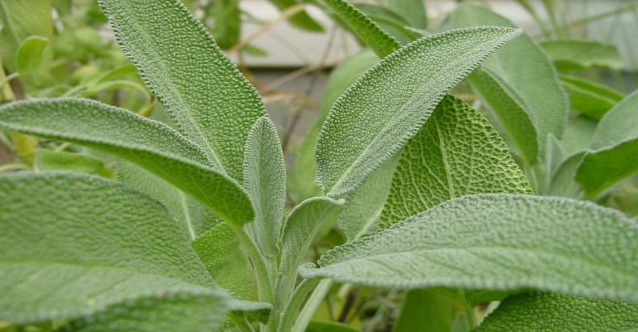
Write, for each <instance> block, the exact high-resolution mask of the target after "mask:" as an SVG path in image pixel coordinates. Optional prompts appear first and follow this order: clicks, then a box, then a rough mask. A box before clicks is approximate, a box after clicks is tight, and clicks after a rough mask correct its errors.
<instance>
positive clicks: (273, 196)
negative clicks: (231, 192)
mask: <svg viewBox="0 0 638 332" xmlns="http://www.w3.org/2000/svg"><path fill="white" fill-rule="evenodd" d="M245 153H246V155H245V157H244V188H245V189H246V191H247V192H248V195H249V196H250V198H251V199H252V202H253V206H254V207H255V220H254V222H253V223H252V224H251V225H250V227H251V230H252V232H253V236H254V238H255V240H256V242H257V245H258V246H259V248H260V250H261V252H262V253H263V254H264V255H266V256H268V257H275V255H277V254H278V249H277V241H278V240H279V234H280V233H281V227H282V223H283V219H284V205H285V203H286V165H285V164H284V153H283V151H282V147H281V142H280V141H279V136H278V134H277V128H275V125H274V124H273V123H272V122H271V121H270V120H269V119H268V118H267V117H263V118H261V119H259V120H257V121H256V122H255V124H254V125H253V128H252V129H251V130H250V134H249V135H248V141H247V142H246V149H245Z"/></svg>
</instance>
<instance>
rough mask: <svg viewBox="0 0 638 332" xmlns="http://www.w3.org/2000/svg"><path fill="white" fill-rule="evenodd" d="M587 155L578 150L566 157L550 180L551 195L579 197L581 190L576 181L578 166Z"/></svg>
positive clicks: (548, 191) (549, 192)
mask: <svg viewBox="0 0 638 332" xmlns="http://www.w3.org/2000/svg"><path fill="white" fill-rule="evenodd" d="M584 156H585V152H584V151H581V152H577V153H575V154H573V155H571V156H570V157H569V158H567V159H565V160H564V161H563V162H562V163H561V164H560V165H559V166H558V168H557V169H556V171H555V172H554V174H552V178H551V181H550V186H549V188H548V190H547V194H548V195H551V196H565V197H577V194H578V192H579V190H580V187H579V186H578V184H577V183H576V182H575V181H574V178H575V177H576V172H577V171H578V167H579V166H580V163H581V162H582V160H583V157H584Z"/></svg>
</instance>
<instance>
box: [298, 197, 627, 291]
mask: <svg viewBox="0 0 638 332" xmlns="http://www.w3.org/2000/svg"><path fill="white" fill-rule="evenodd" d="M636 234H638V223H637V222H636V220H632V219H629V218H628V217H626V216H624V215H623V214H621V213H620V212H618V211H616V210H612V209H609V208H603V207H600V206H597V205H594V204H591V203H587V202H582V201H576V200H571V199H566V198H558V197H540V196H527V195H511V194H482V195H472V196H464V197H461V198H457V199H454V200H451V201H447V202H445V203H443V204H441V205H438V206H437V207H434V208H432V209H430V210H428V211H426V212H424V213H422V214H420V215H417V216H416V217H413V218H410V219H408V220H406V221H404V222H401V223H398V224H396V225H394V226H393V227H391V228H388V229H387V230H385V231H383V232H380V233H376V234H374V235H371V236H369V237H365V238H362V239H360V240H357V241H354V242H351V243H349V244H345V245H343V246H341V247H337V248H335V249H333V250H331V251H329V252H328V253H326V254H324V255H323V256H322V257H321V258H320V260H319V265H320V268H309V267H302V269H301V274H302V276H303V277H305V278H316V277H324V278H331V279H333V280H335V281H339V282H347V283H354V284H361V285H368V286H376V287H397V288H422V287H437V286H441V287H450V288H467V289H484V290H502V291H505V290H520V289H537V290H543V291H550V292H556V293H562V294H569V295H578V296H588V297H597V298H606V299H615V300H627V301H634V302H638V291H637V290H638V278H637V276H638V272H637V271H638V260H636V259H635V258H636V254H637V253H638V242H636V241H635V238H636Z"/></svg>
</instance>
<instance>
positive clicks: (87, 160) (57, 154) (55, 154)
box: [35, 149, 113, 177]
mask: <svg viewBox="0 0 638 332" xmlns="http://www.w3.org/2000/svg"><path fill="white" fill-rule="evenodd" d="M35 168H36V169H37V170H39V171H73V172H79V173H87V174H97V175H102V176H104V177H113V171H111V170H110V169H108V168H107V167H106V165H105V164H104V162H103V161H102V160H100V159H97V158H95V157H92V156H89V155H87V154H82V153H72V152H64V151H51V150H44V149H40V150H38V151H37V152H36V154H35Z"/></svg>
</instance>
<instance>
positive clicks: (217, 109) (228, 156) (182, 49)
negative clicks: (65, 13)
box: [99, 0, 265, 182]
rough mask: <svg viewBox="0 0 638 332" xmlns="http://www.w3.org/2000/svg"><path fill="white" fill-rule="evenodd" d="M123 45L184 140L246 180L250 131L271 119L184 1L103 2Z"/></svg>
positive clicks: (248, 85)
mask: <svg viewBox="0 0 638 332" xmlns="http://www.w3.org/2000/svg"><path fill="white" fill-rule="evenodd" d="M99 3H100V5H101V6H102V8H103V10H104V12H105V13H106V15H107V16H108V17H109V21H110V23H111V27H112V28H113V30H114V31H115V35H116V38H117V41H118V43H119V44H120V45H121V46H122V48H123V49H124V51H125V53H126V54H127V56H128V57H129V58H130V59H131V61H133V63H134V64H135V66H136V67H137V69H138V70H139V72H140V75H141V76H142V78H143V79H144V81H145V82H146V84H147V85H148V86H149V88H150V90H151V91H153V93H154V94H155V95H156V96H157V97H158V98H159V100H160V101H161V102H162V104H163V105H164V106H165V107H166V108H167V109H168V111H169V112H170V114H171V116H172V118H173V120H174V121H175V123H177V125H178V126H179V128H180V131H181V132H182V134H184V135H186V136H188V137H189V138H191V139H192V140H193V141H195V142H196V143H198V144H200V145H202V146H204V147H206V148H207V149H206V150H207V153H209V154H210V155H211V156H212V157H213V158H212V159H213V160H214V161H215V162H216V164H217V165H219V166H221V167H222V168H223V169H224V170H225V171H226V172H227V173H228V174H229V175H230V176H231V177H233V178H235V179H236V180H238V181H240V182H241V176H242V161H243V158H244V147H245V142H246V138H247V137H248V132H249V131H250V128H251V126H252V124H253V122H255V120H257V119H258V118H260V117H262V116H263V115H264V114H265V111H264V106H263V104H262V102H261V99H260V98H259V95H258V94H257V92H256V91H255V89H254V87H253V86H252V85H251V84H250V83H248V81H247V80H246V79H245V78H244V77H243V76H242V75H241V74H240V73H239V71H238V70H237V68H236V66H235V65H234V64H233V63H232V62H231V61H230V60H228V59H227V58H226V57H225V56H224V55H223V53H222V51H221V50H220V49H219V47H217V45H216V44H215V42H214V41H213V39H212V37H211V36H210V35H209V34H208V32H207V31H206V28H205V27H204V26H203V25H202V24H200V23H199V22H197V20H196V19H195V18H194V17H193V16H192V15H191V14H190V13H189V12H188V10H187V9H186V8H185V7H184V5H183V4H182V3H181V2H180V1H178V0H163V1H159V0H153V1H148V0H100V1H99Z"/></svg>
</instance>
